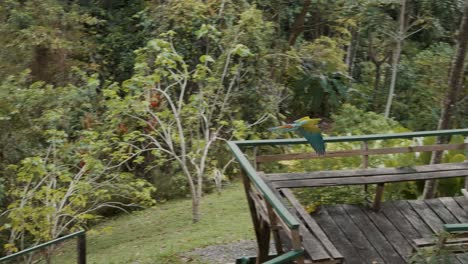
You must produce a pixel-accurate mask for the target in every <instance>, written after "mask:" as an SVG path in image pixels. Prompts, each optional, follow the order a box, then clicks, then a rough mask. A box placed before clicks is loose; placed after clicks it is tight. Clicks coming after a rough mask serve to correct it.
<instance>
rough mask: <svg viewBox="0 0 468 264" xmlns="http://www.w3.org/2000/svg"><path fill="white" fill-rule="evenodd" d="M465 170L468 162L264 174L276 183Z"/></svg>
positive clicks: (467, 167)
mask: <svg viewBox="0 0 468 264" xmlns="http://www.w3.org/2000/svg"><path fill="white" fill-rule="evenodd" d="M466 169H468V162H461V163H445V164H432V165H421V166H414V167H401V168H374V169H353V170H332V171H317V172H301V173H271V174H266V177H267V178H268V180H270V181H272V182H276V181H289V180H305V179H326V178H344V177H356V176H378V175H393V174H414V173H418V172H438V171H450V170H466Z"/></svg>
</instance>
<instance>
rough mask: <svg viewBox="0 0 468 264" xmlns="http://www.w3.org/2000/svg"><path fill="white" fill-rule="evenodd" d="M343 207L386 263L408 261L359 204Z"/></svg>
mask: <svg viewBox="0 0 468 264" xmlns="http://www.w3.org/2000/svg"><path fill="white" fill-rule="evenodd" d="M342 207H343V209H344V210H345V212H346V213H347V214H348V217H349V218H350V219H351V220H352V221H353V222H354V224H355V225H356V226H357V227H358V228H359V229H360V231H361V233H362V234H364V236H365V237H366V238H367V240H368V241H369V242H370V244H372V245H373V247H374V248H375V249H376V250H377V252H378V253H379V255H380V256H381V257H382V258H383V259H384V261H385V262H386V263H392V264H393V263H395V264H397V263H402V264H403V263H406V261H405V260H404V259H403V258H402V257H401V256H400V255H399V254H398V253H397V252H396V251H395V249H394V248H393V247H392V245H391V243H389V242H388V241H387V239H386V237H385V236H384V235H383V234H382V233H381V232H380V230H379V229H378V228H377V227H376V226H375V225H374V224H373V222H372V221H371V220H370V219H369V218H368V217H367V215H366V214H364V212H363V211H362V210H361V209H360V208H359V207H358V206H357V205H348V204H345V205H342Z"/></svg>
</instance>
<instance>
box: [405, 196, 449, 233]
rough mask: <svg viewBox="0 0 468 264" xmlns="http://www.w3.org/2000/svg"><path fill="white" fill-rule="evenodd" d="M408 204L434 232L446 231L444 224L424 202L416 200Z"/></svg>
mask: <svg viewBox="0 0 468 264" xmlns="http://www.w3.org/2000/svg"><path fill="white" fill-rule="evenodd" d="M408 203H409V204H410V205H411V207H413V209H414V210H415V211H416V212H417V213H418V215H419V217H420V218H421V219H422V220H423V221H424V222H425V223H426V224H427V225H428V226H429V227H430V228H431V230H432V232H434V233H440V232H443V231H444V228H443V224H444V222H442V220H440V219H439V217H438V216H437V215H436V214H435V213H434V212H433V211H432V210H431V208H429V207H428V206H427V204H426V203H425V202H424V201H421V200H414V201H408Z"/></svg>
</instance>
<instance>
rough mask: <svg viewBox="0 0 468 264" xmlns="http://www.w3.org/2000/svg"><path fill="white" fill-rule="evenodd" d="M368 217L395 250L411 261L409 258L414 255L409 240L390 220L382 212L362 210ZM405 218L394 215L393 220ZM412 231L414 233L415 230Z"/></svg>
mask: <svg viewBox="0 0 468 264" xmlns="http://www.w3.org/2000/svg"><path fill="white" fill-rule="evenodd" d="M361 210H363V211H364V212H365V213H366V214H367V216H368V217H369V218H370V219H371V221H372V222H373V223H374V225H375V226H376V227H377V228H378V229H379V230H380V232H381V233H382V234H383V235H384V236H385V238H386V239H387V240H388V241H389V242H390V243H391V244H392V246H393V247H394V248H395V250H396V251H397V252H398V254H400V256H401V257H402V258H403V259H405V260H406V261H408V260H409V256H411V253H412V245H411V244H410V243H409V242H408V240H407V239H406V238H405V237H404V236H403V235H402V233H400V232H401V231H400V230H398V229H397V228H396V227H395V226H394V225H393V224H392V222H390V220H388V219H387V217H386V216H385V215H384V214H383V213H382V212H373V211H367V210H365V209H363V208H361ZM396 217H403V216H401V215H400V216H399V215H396V214H395V215H392V218H396ZM411 230H413V231H414V229H413V228H411Z"/></svg>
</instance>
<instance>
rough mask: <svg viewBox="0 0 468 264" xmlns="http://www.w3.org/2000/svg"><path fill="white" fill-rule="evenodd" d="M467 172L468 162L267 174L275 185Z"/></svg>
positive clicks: (421, 177)
mask: <svg viewBox="0 0 468 264" xmlns="http://www.w3.org/2000/svg"><path fill="white" fill-rule="evenodd" d="M467 176H468V162H463V163H449V164H437V165H425V166H415V167H411V168H378V169H367V170H354V171H351V170H346V171H324V172H309V173H283V174H271V175H270V174H268V176H267V177H268V179H269V180H270V181H271V182H272V184H273V186H275V188H300V187H325V186H339V185H361V184H374V183H389V182H402V181H414V180H428V179H444V178H453V177H467Z"/></svg>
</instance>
